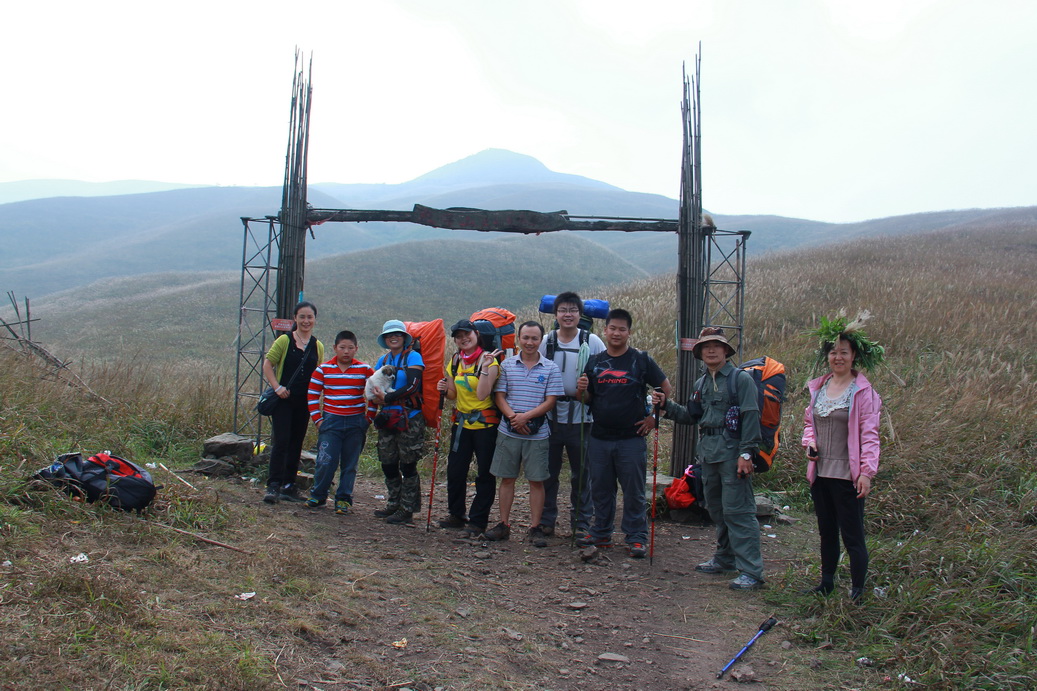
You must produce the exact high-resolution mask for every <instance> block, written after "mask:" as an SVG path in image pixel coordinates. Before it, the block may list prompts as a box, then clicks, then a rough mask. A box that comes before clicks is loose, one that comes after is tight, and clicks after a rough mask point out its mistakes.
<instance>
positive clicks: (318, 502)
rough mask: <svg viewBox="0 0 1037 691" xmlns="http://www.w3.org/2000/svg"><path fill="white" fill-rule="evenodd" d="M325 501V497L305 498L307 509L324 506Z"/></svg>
mask: <svg viewBox="0 0 1037 691" xmlns="http://www.w3.org/2000/svg"><path fill="white" fill-rule="evenodd" d="M327 503H328V500H327V499H314V498H313V497H310V498H309V499H307V500H306V508H307V509H317V508H320V507H321V506H324V505H325V504H327Z"/></svg>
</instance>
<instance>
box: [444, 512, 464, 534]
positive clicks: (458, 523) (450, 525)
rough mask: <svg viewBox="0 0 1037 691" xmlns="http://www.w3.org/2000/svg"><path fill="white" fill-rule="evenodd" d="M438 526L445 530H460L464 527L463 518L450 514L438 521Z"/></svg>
mask: <svg viewBox="0 0 1037 691" xmlns="http://www.w3.org/2000/svg"><path fill="white" fill-rule="evenodd" d="M439 527H440V528H446V529H447V530H461V529H462V528H464V519H463V518H458V517H457V516H454V515H450V516H447V517H446V518H444V519H442V520H440V521H439Z"/></svg>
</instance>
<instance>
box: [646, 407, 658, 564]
mask: <svg viewBox="0 0 1037 691" xmlns="http://www.w3.org/2000/svg"><path fill="white" fill-rule="evenodd" d="M652 416H653V417H654V418H655V452H654V453H653V454H652V533H651V537H650V538H649V540H648V569H649V570H651V569H652V564H653V562H654V561H655V502H656V496H655V490H656V483H657V481H658V480H657V478H658V477H659V406H654V407H653V410H652Z"/></svg>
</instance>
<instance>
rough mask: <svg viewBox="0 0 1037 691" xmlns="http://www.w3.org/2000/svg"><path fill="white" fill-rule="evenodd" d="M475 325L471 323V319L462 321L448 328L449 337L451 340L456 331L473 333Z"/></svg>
mask: <svg viewBox="0 0 1037 691" xmlns="http://www.w3.org/2000/svg"><path fill="white" fill-rule="evenodd" d="M475 330H476V329H475V324H473V323H472V320H471V319H462V320H461V321H459V322H457V323H456V324H454V325H453V326H451V327H450V337H451V338H453V337H454V336H456V335H457V332H458V331H475Z"/></svg>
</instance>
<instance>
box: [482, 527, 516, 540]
mask: <svg viewBox="0 0 1037 691" xmlns="http://www.w3.org/2000/svg"><path fill="white" fill-rule="evenodd" d="M483 537H485V538H486V539H487V540H489V541H490V542H501V541H503V540H507V539H508V538H509V537H511V526H508V525H505V524H504V523H498V524H497V525H495V526H493V527H492V528H490V529H489V530H487V531H486V532H485V533H483Z"/></svg>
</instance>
